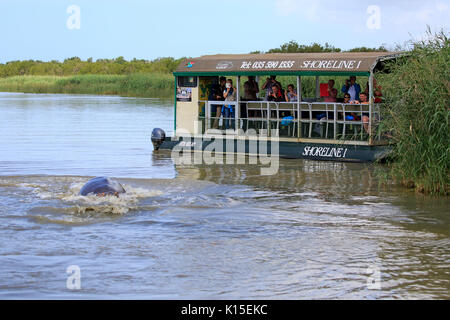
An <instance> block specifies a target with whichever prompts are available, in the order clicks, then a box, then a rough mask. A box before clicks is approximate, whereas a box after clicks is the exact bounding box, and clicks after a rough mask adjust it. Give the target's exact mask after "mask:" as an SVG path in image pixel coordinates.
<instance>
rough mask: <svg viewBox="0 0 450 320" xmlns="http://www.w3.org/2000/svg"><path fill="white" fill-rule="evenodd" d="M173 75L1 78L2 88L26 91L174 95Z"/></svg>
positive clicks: (136, 95) (150, 95) (10, 90)
mask: <svg viewBox="0 0 450 320" xmlns="http://www.w3.org/2000/svg"><path fill="white" fill-rule="evenodd" d="M173 84H174V80H173V76H172V75H171V74H163V73H151V74H129V75H100V74H93V75H91V74H87V75H75V76H66V77H59V76H14V77H7V78H0V91H9V92H27V93H68V94H104V95H121V96H133V97H171V96H172V95H173Z"/></svg>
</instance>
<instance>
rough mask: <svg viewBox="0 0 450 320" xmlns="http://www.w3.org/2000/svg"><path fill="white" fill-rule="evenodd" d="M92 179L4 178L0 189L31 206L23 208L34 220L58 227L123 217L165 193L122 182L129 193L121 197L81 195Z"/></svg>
mask: <svg viewBox="0 0 450 320" xmlns="http://www.w3.org/2000/svg"><path fill="white" fill-rule="evenodd" d="M88 180H89V178H84V177H49V176H47V177H0V190H1V193H2V195H4V196H6V197H9V198H11V196H14V198H15V199H20V202H22V203H23V204H26V203H29V204H30V206H29V207H28V208H26V206H22V209H24V211H25V212H23V213H24V214H26V215H27V216H29V217H30V218H32V219H33V220H35V221H39V222H43V223H58V224H74V223H75V224H80V223H81V224H84V223H90V222H93V221H95V220H97V219H102V218H111V217H120V216H123V215H125V214H127V213H128V212H130V211H134V210H140V209H142V201H143V200H145V199H148V198H152V197H156V196H159V195H161V194H162V192H161V191H159V190H153V189H150V188H146V187H142V186H140V187H137V186H133V185H130V184H127V183H122V185H123V186H124V188H125V189H126V191H127V192H126V193H124V194H120V196H118V197H117V196H113V195H110V196H104V197H98V196H96V195H93V194H92V195H88V196H81V195H79V192H80V190H81V188H82V187H83V186H84V184H85V183H86V182H87V181H88ZM144 182H145V183H144V184H145V185H147V184H149V182H148V181H144ZM36 200H37V203H36ZM18 201H19V200H18ZM37 204H38V205H37ZM0 211H2V210H1V208H0Z"/></svg>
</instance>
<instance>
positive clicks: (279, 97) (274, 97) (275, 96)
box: [267, 84, 286, 102]
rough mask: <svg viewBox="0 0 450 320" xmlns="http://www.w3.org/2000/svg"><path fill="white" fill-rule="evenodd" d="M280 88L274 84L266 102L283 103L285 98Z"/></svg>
mask: <svg viewBox="0 0 450 320" xmlns="http://www.w3.org/2000/svg"><path fill="white" fill-rule="evenodd" d="M281 90H282V89H281V88H280V87H279V86H278V84H275V85H273V86H272V93H270V94H269V97H268V98H267V101H275V102H284V101H286V98H285V97H284V95H283V94H282V92H281Z"/></svg>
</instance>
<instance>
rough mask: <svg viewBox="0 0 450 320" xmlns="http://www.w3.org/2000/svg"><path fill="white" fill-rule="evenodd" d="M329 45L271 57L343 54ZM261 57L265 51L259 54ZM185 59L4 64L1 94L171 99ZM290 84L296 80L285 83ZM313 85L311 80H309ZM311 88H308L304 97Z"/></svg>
mask: <svg viewBox="0 0 450 320" xmlns="http://www.w3.org/2000/svg"><path fill="white" fill-rule="evenodd" d="M385 50H386V49H385V48H384V47H380V48H365V47H362V48H354V49H351V50H349V51H364V52H365V51H385ZM341 51H342V50H341V49H339V48H335V47H333V46H331V45H329V44H328V43H326V44H325V45H321V44H318V43H313V44H310V45H300V44H299V43H297V42H296V41H290V42H288V43H285V44H283V45H281V46H280V47H279V48H274V49H270V50H268V51H267V53H289V52H341ZM256 52H258V53H261V51H256ZM183 59H184V58H180V59H175V58H171V57H165V58H158V59H155V60H144V59H133V60H130V61H127V60H125V59H124V58H123V57H118V58H116V59H98V60H96V61H94V60H93V59H92V58H89V59H87V60H85V61H84V60H81V59H80V58H78V57H72V58H69V59H65V60H64V61H63V62H60V61H56V60H53V61H49V62H44V61H38V60H26V61H11V62H7V63H4V64H0V91H10V92H27V93H84V94H117V95H123V96H138V97H155V96H162V97H171V96H172V95H173V90H174V81H173V78H172V72H173V71H174V70H175V69H176V67H177V66H178V65H179V64H180V62H181V61H182V60H183ZM284 81H285V82H286V85H287V83H291V82H293V83H294V84H295V79H285V80H284ZM306 81H309V80H306ZM307 88H309V86H304V90H305V92H304V94H307V93H309V92H307V91H306V90H309V89H307Z"/></svg>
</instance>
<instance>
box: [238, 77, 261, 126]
mask: <svg viewBox="0 0 450 320" xmlns="http://www.w3.org/2000/svg"><path fill="white" fill-rule="evenodd" d="M258 93H259V86H258V82H256V80H255V76H249V77H248V81H246V82H245V83H244V99H243V100H244V101H257V100H258ZM254 115H255V112H254V111H253V110H250V111H248V114H247V104H246V103H241V118H242V119H246V118H248V117H249V116H254ZM244 121H246V120H244Z"/></svg>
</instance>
